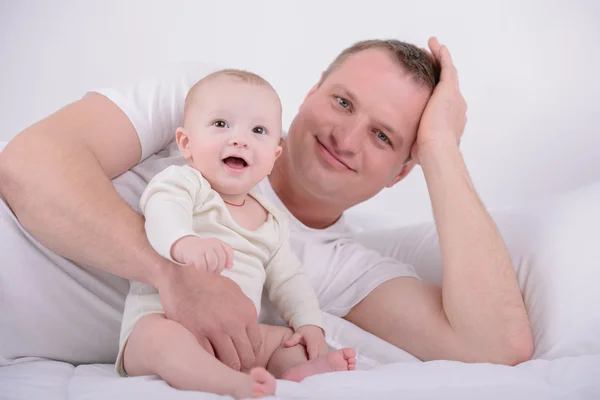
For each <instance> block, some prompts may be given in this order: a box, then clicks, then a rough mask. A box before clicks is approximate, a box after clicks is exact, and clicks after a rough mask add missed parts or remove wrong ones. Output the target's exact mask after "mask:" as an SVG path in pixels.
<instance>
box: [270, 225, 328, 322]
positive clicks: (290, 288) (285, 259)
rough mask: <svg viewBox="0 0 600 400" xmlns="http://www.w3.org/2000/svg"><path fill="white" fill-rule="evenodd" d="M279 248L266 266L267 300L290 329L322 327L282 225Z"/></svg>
mask: <svg viewBox="0 0 600 400" xmlns="http://www.w3.org/2000/svg"><path fill="white" fill-rule="evenodd" d="M282 231H285V232H283V234H284V237H283V240H282V242H281V245H280V246H279V248H278V250H277V252H276V253H275V255H274V256H273V258H272V259H271V261H270V262H269V264H267V267H266V268H265V270H266V282H265V286H266V288H267V292H268V293H269V299H270V300H271V302H272V303H273V304H275V306H277V309H278V310H279V313H280V315H281V317H282V318H283V320H284V321H285V322H286V323H287V324H288V325H289V326H291V327H292V328H294V329H298V328H299V327H301V326H303V325H316V326H318V327H321V328H323V315H322V312H321V309H320V308H319V301H318V300H317V296H316V294H315V291H314V289H313V287H312V285H311V283H310V280H309V278H308V275H307V274H306V272H305V271H304V268H303V267H302V264H301V263H300V260H298V258H297V257H296V255H295V254H294V253H293V251H292V248H291V246H290V243H289V240H288V237H289V229H288V228H287V226H285V227H284V228H283V229H282Z"/></svg>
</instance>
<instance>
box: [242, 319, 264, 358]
mask: <svg viewBox="0 0 600 400" xmlns="http://www.w3.org/2000/svg"><path fill="white" fill-rule="evenodd" d="M246 333H247V334H248V339H250V345H251V346H252V350H253V351H254V355H255V356H257V357H258V354H259V353H260V350H261V349H262V345H263V342H262V340H263V339H262V335H261V334H260V327H259V326H258V322H256V321H253V322H252V323H251V324H250V325H248V327H247V328H246Z"/></svg>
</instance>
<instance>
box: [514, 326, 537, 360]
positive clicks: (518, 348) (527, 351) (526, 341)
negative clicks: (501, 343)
mask: <svg viewBox="0 0 600 400" xmlns="http://www.w3.org/2000/svg"><path fill="white" fill-rule="evenodd" d="M533 351H534V346H533V335H532V334H531V332H529V333H528V334H524V335H521V336H520V337H519V338H518V339H514V340H513V344H512V346H511V350H510V353H511V354H510V355H511V360H510V361H511V362H510V363H509V364H508V365H512V366H514V365H518V364H521V363H523V362H525V361H529V360H531V358H532V357H533Z"/></svg>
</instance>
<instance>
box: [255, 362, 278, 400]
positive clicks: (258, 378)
mask: <svg viewBox="0 0 600 400" xmlns="http://www.w3.org/2000/svg"><path fill="white" fill-rule="evenodd" d="M250 377H251V378H252V380H253V381H254V382H253V383H252V398H253V399H255V398H257V397H264V396H270V395H272V394H275V384H276V383H277V382H276V381H275V377H274V376H273V375H271V374H270V373H269V372H268V371H267V370H266V369H264V368H261V367H257V368H252V369H251V370H250Z"/></svg>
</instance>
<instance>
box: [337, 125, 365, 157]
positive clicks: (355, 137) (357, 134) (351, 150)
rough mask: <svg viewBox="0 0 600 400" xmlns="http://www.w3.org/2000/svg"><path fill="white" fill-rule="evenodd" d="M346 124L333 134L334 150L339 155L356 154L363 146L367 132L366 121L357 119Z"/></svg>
mask: <svg viewBox="0 0 600 400" xmlns="http://www.w3.org/2000/svg"><path fill="white" fill-rule="evenodd" d="M348 122H349V123H348V124H346V125H344V126H342V127H341V129H339V130H338V131H337V132H334V134H333V139H334V140H333V141H334V146H335V148H334V149H335V151H337V152H338V153H339V154H340V155H354V154H357V153H358V152H359V151H360V149H361V147H362V146H363V142H364V140H365V137H366V132H367V130H368V126H367V124H366V121H364V120H362V119H358V118H357V119H354V120H353V121H348Z"/></svg>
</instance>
